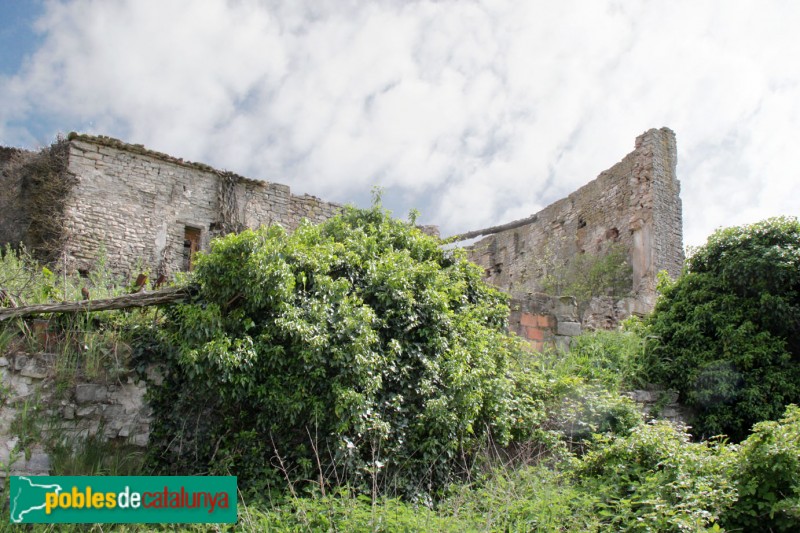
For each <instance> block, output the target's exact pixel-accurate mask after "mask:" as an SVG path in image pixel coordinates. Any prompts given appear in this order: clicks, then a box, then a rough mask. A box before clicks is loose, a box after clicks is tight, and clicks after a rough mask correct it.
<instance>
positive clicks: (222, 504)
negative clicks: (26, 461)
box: [9, 476, 236, 524]
mask: <svg viewBox="0 0 800 533" xmlns="http://www.w3.org/2000/svg"><path fill="white" fill-rule="evenodd" d="M9 498H10V501H9V509H10V511H11V522H12V523H17V524H79V523H103V524H109V523H124V524H132V523H143V524H145V523H146V524H154V523H171V524H176V523H204V524H207V523H228V524H232V523H235V522H236V477H235V476H11V488H10V491H9Z"/></svg>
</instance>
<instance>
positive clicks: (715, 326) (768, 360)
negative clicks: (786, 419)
mask: <svg viewBox="0 0 800 533" xmlns="http://www.w3.org/2000/svg"><path fill="white" fill-rule="evenodd" d="M661 287H662V288H663V289H664V290H663V293H662V297H661V299H660V300H659V301H658V304H657V305H656V309H655V311H654V313H653V315H652V317H651V318H650V325H651V328H652V329H651V331H652V333H653V335H655V336H656V337H657V338H658V340H659V341H658V342H657V343H654V344H652V345H651V346H650V348H651V350H650V356H651V363H652V368H651V372H650V373H651V378H653V379H654V380H656V381H659V382H661V383H663V384H665V385H667V386H669V387H672V388H674V389H676V390H678V391H679V392H680V393H681V400H682V401H683V402H685V403H687V404H688V405H689V406H691V407H693V408H694V410H695V411H696V413H697V416H696V419H695V420H694V421H693V423H692V425H693V427H694V432H695V433H696V434H698V435H706V436H709V435H715V434H719V433H725V434H727V435H729V436H730V437H731V438H733V439H734V440H741V439H743V438H744V437H745V436H746V435H747V434H748V432H749V430H750V428H751V426H752V425H753V424H755V423H756V422H759V421H761V420H768V419H775V418H777V417H778V416H780V414H781V413H782V412H783V409H784V407H785V406H786V405H787V404H788V403H791V402H798V401H800V320H798V319H797V317H798V316H800V223H798V221H797V220H796V219H792V218H773V219H769V220H766V221H763V222H759V223H757V224H752V225H749V226H741V227H734V228H728V229H724V230H720V231H718V232H716V233H715V234H714V235H712V236H711V237H710V238H709V239H708V242H707V243H706V245H705V246H703V247H700V248H699V249H697V250H696V252H695V254H694V255H693V256H692V257H691V258H690V259H689V260H688V261H687V268H686V271H685V272H684V274H683V275H682V276H681V277H680V278H679V279H678V280H677V281H676V282H675V283H674V284H672V285H668V284H662V285H661Z"/></svg>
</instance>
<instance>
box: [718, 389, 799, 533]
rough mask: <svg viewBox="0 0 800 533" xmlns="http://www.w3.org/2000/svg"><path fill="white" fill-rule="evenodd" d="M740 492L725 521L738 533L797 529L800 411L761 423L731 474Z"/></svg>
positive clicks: (790, 410) (789, 411)
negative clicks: (741, 532) (777, 419)
mask: <svg viewBox="0 0 800 533" xmlns="http://www.w3.org/2000/svg"><path fill="white" fill-rule="evenodd" d="M733 477H734V480H735V483H736V488H737V490H738V493H739V500H738V501H737V502H736V505H735V506H734V507H732V508H731V509H730V510H728V511H727V513H726V514H725V516H724V518H723V523H724V524H725V526H726V527H728V528H731V529H732V530H741V531H787V532H788V531H797V526H798V524H800V408H798V407H797V406H796V405H790V406H789V407H788V408H787V410H786V414H785V416H784V417H783V418H782V419H781V420H780V421H779V422H760V423H758V424H756V425H755V427H754V428H753V434H752V435H750V436H749V437H748V438H747V439H746V440H745V441H744V442H742V444H741V446H740V448H739V457H738V459H737V463H736V469H735V472H734V476H733Z"/></svg>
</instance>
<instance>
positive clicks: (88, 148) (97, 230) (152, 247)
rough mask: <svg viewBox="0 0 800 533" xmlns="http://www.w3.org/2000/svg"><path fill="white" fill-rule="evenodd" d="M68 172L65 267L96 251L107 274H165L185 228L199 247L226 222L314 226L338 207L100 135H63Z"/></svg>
mask: <svg viewBox="0 0 800 533" xmlns="http://www.w3.org/2000/svg"><path fill="white" fill-rule="evenodd" d="M69 171H70V172H71V173H72V174H73V175H74V176H76V178H77V179H78V185H77V186H76V187H75V188H74V190H73V193H72V195H71V196H70V201H69V203H68V206H67V214H66V217H65V218H66V220H65V227H66V234H67V245H66V251H67V258H68V262H69V267H70V269H78V270H81V269H86V270H88V269H90V268H91V266H92V263H93V261H95V260H96V258H97V257H98V256H99V254H100V252H101V248H102V249H104V250H105V254H106V257H107V259H108V262H109V264H110V266H111V267H112V268H113V269H114V270H118V271H131V270H132V269H134V268H136V267H137V266H139V265H141V266H142V267H143V268H148V269H149V270H150V271H151V272H158V273H164V274H167V275H168V274H172V273H174V272H176V271H179V270H182V269H183V268H184V266H185V265H184V240H185V237H186V231H187V228H188V229H191V230H195V231H199V234H200V247H201V248H203V249H205V248H207V247H208V245H209V241H210V239H211V238H212V237H214V236H216V235H218V234H219V233H220V231H221V230H222V228H223V227H224V226H226V225H228V227H235V228H236V229H241V228H242V227H250V228H256V227H258V226H260V225H262V224H281V225H282V226H284V227H285V228H287V229H288V230H290V231H291V230H293V229H294V228H296V227H297V225H298V224H299V223H300V220H301V219H302V218H308V219H309V220H311V221H313V222H320V221H322V220H325V219H327V218H330V217H331V216H333V214H335V213H336V212H337V211H338V210H339V209H340V206H339V205H338V204H333V203H330V202H324V201H322V200H320V199H318V198H315V197H313V196H307V195H304V196H296V195H293V194H292V193H291V191H290V189H289V187H288V186H286V185H280V184H276V183H268V182H265V181H257V180H251V179H247V178H244V177H241V176H237V175H235V174H232V173H229V172H221V171H218V170H216V169H214V168H212V167H209V166H207V165H203V164H199V163H190V162H186V161H183V160H181V159H177V158H174V157H171V156H168V155H166V154H161V153H158V152H154V151H151V150H147V149H145V148H143V147H141V146H139V145H129V144H125V143H122V142H120V141H117V140H115V139H109V138H106V137H90V136H84V135H71V136H70V153H69ZM226 185H227V189H226ZM223 203H224V204H225V206H226V207H228V210H227V211H226V210H224V209H223ZM226 217H227V218H229V219H231V220H226Z"/></svg>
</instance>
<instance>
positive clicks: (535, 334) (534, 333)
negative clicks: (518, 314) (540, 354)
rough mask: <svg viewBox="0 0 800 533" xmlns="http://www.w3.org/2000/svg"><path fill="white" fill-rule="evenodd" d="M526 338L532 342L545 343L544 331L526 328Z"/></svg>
mask: <svg viewBox="0 0 800 533" xmlns="http://www.w3.org/2000/svg"><path fill="white" fill-rule="evenodd" d="M525 337H526V338H527V339H528V340H532V341H543V340H544V331H542V330H541V329H539V328H525Z"/></svg>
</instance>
